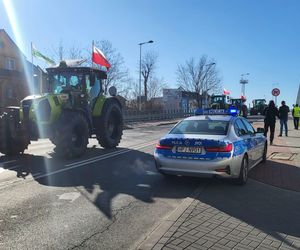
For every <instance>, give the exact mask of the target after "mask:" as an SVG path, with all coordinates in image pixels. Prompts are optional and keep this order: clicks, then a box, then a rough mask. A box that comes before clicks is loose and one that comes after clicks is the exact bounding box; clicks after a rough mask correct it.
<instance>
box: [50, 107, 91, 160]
mask: <svg viewBox="0 0 300 250" xmlns="http://www.w3.org/2000/svg"><path fill="white" fill-rule="evenodd" d="M51 140H52V142H53V144H55V146H56V147H55V149H54V151H55V152H56V153H57V154H58V155H60V156H61V157H64V158H66V159H71V158H77V157H80V156H82V155H83V154H84V153H85V151H86V149H87V144H88V140H89V126H88V122H87V120H86V118H85V117H84V116H83V115H82V114H81V113H77V112H65V113H63V114H62V115H61V118H60V120H59V121H58V124H57V127H56V128H55V134H54V137H53V138H51Z"/></svg>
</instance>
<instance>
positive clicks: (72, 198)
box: [57, 192, 80, 202]
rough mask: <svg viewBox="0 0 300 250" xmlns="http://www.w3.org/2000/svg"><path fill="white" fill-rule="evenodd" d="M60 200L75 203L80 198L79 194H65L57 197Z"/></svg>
mask: <svg viewBox="0 0 300 250" xmlns="http://www.w3.org/2000/svg"><path fill="white" fill-rule="evenodd" d="M57 196H58V199H59V200H67V201H70V202H73V201H75V200H77V199H78V198H79V197H80V193H79V192H70V193H64V194H61V195H57Z"/></svg>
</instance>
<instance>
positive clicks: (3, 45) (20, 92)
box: [0, 29, 47, 109]
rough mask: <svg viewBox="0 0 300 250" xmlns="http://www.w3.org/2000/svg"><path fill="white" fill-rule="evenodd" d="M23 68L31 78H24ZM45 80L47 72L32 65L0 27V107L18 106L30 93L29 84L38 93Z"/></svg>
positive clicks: (44, 86)
mask: <svg viewBox="0 0 300 250" xmlns="http://www.w3.org/2000/svg"><path fill="white" fill-rule="evenodd" d="M25 69H27V72H28V75H29V78H31V79H26V74H25ZM32 79H33V81H32ZM46 82H47V74H46V73H45V72H44V71H43V70H42V69H41V68H40V67H38V66H33V65H32V64H31V63H30V62H29V61H28V60H27V59H26V57H25V55H24V54H23V53H22V51H21V50H20V49H19V48H18V46H17V45H16V44H15V43H14V41H13V40H12V39H11V38H10V37H9V35H8V34H7V33H6V31H5V30H4V29H0V109H3V108H4V107H7V106H19V103H20V101H21V100H22V99H23V98H24V97H25V96H27V95H29V94H30V91H29V90H30V87H29V86H30V84H31V86H32V87H31V89H32V90H33V92H34V93H39V92H40V90H41V88H46V85H45V84H44V85H43V84H42V83H46ZM42 86H43V87H42Z"/></svg>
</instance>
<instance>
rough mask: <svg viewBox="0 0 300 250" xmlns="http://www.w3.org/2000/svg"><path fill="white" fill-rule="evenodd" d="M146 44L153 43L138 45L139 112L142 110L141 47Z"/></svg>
mask: <svg viewBox="0 0 300 250" xmlns="http://www.w3.org/2000/svg"><path fill="white" fill-rule="evenodd" d="M147 43H153V41H152V40H150V41H148V42H143V43H139V46H140V76H139V97H140V98H139V100H138V101H139V111H141V109H142V45H144V44H147Z"/></svg>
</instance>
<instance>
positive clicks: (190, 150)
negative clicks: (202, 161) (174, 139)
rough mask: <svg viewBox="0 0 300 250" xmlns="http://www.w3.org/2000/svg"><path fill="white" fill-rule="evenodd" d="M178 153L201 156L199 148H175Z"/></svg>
mask: <svg viewBox="0 0 300 250" xmlns="http://www.w3.org/2000/svg"><path fill="white" fill-rule="evenodd" d="M177 152H178V153H190V154H201V153H202V148H201V147H177Z"/></svg>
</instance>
